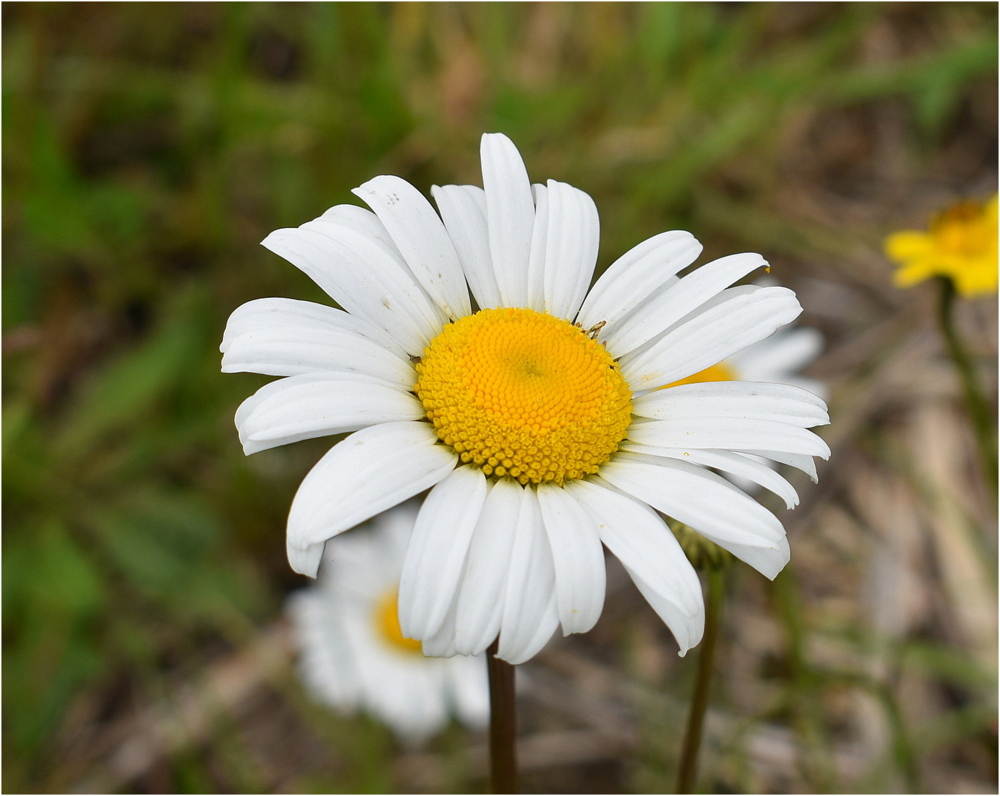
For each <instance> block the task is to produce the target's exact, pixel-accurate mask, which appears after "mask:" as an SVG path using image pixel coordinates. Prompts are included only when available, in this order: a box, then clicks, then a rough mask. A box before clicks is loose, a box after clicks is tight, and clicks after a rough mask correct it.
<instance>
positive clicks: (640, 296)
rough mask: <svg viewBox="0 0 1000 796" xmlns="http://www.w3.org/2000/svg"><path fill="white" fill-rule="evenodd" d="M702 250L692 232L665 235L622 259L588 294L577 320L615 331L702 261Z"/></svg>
mask: <svg viewBox="0 0 1000 796" xmlns="http://www.w3.org/2000/svg"><path fill="white" fill-rule="evenodd" d="M701 249H702V246H701V244H700V243H699V242H698V241H697V240H695V238H694V236H693V235H691V233H690V232H683V231H681V230H673V231H671V232H661V233H660V234H659V235H655V236H654V237H652V238H650V239H649V240H646V241H643V242H642V243H640V244H639V245H638V246H636V247H635V248H633V249H631V250H629V251H628V252H626V253H625V254H623V255H622V256H621V257H619V258H618V259H617V260H615V262H613V263H612V264H611V266H610V267H609V268H608V270H606V271H605V272H604V273H603V274H601V276H600V278H599V279H598V280H597V282H596V283H595V284H594V287H593V288H591V290H590V292H589V293H588V294H587V298H586V300H585V301H584V302H583V307H581V308H580V314H579V316H578V318H577V320H578V321H579V322H580V325H581V326H583V328H584V329H589V328H591V327H592V326H595V325H596V324H598V323H600V322H601V321H606V322H607V326H608V327H609V328H612V329H613V328H615V327H616V326H617V325H618V324H619V323H621V322H622V321H624V320H625V319H626V318H627V317H628V316H629V314H630V313H631V312H632V311H633V310H635V309H636V308H637V307H639V306H640V305H641V304H643V303H644V302H645V301H647V300H650V299H652V298H653V297H654V296H656V295H657V294H658V293H659V292H660V291H661V290H662V289H663V288H664V287H665V286H666V285H668V284H670V283H671V282H672V281H674V275H675V274H676V273H677V272H678V271H680V270H682V269H684V268H687V267H688V266H689V265H691V263H693V262H694V261H695V260H697V259H698V255H699V254H701Z"/></svg>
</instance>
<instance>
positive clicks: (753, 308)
mask: <svg viewBox="0 0 1000 796" xmlns="http://www.w3.org/2000/svg"><path fill="white" fill-rule="evenodd" d="M801 312H802V307H801V306H799V302H798V300H797V299H796V298H795V294H794V293H793V292H792V291H791V290H787V289H786V288H782V287H755V286H753V285H746V286H743V287H733V288H728V289H727V290H725V291H723V293H722V294H721V298H720V299H719V300H718V301H716V302H715V303H714V304H712V306H710V307H709V309H706V310H704V311H702V312H699V313H698V314H696V315H693V316H692V317H690V318H689V319H687V320H685V321H682V322H681V323H680V324H679V325H678V326H677V327H676V328H674V329H673V330H671V331H669V332H667V334H665V335H664V336H663V337H661V338H660V339H659V340H657V341H656V342H655V343H653V344H652V345H651V346H649V347H648V348H645V349H640V350H639V351H638V352H635V353H633V354H630V355H628V356H627V357H625V358H623V359H622V360H621V366H622V375H623V376H624V377H625V378H626V380H627V381H628V383H629V385H630V386H631V387H632V391H633V392H639V391H642V390H654V389H656V388H657V387H663V386H664V385H666V384H670V383H671V382H674V381H678V380H679V379H683V378H685V377H687V376H690V375H692V374H693V373H697V372H698V371H700V370H704V369H705V368H707V367H709V366H710V365H714V364H716V363H717V362H721V361H722V360H723V359H725V358H726V357H729V356H732V355H733V354H735V353H736V352H737V351H740V350H742V349H744V348H746V347H747V346H749V345H753V344H754V343H756V342H757V341H758V340H763V339H764V338H765V337H767V336H768V335H770V334H773V333H774V331H775V330H776V329H778V328H780V327H781V326H784V325H785V324H786V323H790V322H791V321H793V320H795V318H796V317H798V315H799V313H801ZM611 350H612V353H615V352H614V350H613V349H611Z"/></svg>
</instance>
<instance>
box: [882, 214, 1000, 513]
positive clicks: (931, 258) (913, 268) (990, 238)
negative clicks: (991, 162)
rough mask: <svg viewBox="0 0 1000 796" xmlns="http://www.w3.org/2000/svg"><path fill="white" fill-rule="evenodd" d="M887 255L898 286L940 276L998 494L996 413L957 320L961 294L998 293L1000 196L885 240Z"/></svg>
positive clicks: (989, 479) (955, 357) (956, 353)
mask: <svg viewBox="0 0 1000 796" xmlns="http://www.w3.org/2000/svg"><path fill="white" fill-rule="evenodd" d="M884 248H885V253H886V256H888V257H889V259H890V260H894V261H895V262H896V263H898V264H899V268H898V270H897V271H896V272H895V273H894V274H893V281H894V282H895V283H896V286H897V287H902V288H907V287H912V286H913V285H916V284H919V283H920V282H923V281H924V280H926V279H930V278H931V277H938V279H937V282H938V286H939V288H940V293H939V298H938V311H937V319H938V324H939V325H940V327H941V334H942V336H943V337H944V341H945V345H947V347H948V353H949V354H950V355H951V358H952V361H953V362H954V363H955V368H956V369H957V370H958V375H959V378H960V379H961V380H962V391H963V392H964V393H965V403H966V406H967V408H968V411H969V419H970V420H971V421H972V426H973V431H974V437H975V440H976V445H977V446H978V448H979V456H980V459H981V461H982V468H983V475H984V476H985V481H986V484H987V486H988V488H989V489H991V490H992V491H993V494H994V495H996V490H997V482H998V477H1000V476H998V472H1000V466H998V464H997V445H996V425H995V421H996V410H995V409H994V408H993V406H992V402H991V401H990V400H988V399H987V397H986V394H985V392H984V390H983V387H982V385H981V384H980V379H979V375H978V373H977V366H976V363H975V361H974V359H973V356H972V355H971V354H970V352H969V351H968V349H967V348H966V345H965V342H964V341H963V340H962V337H961V334H960V333H959V329H958V327H957V325H956V324H955V320H954V305H955V297H956V294H957V295H959V296H962V297H964V298H976V297H977V296H984V295H988V294H991V293H996V292H997V279H998V259H997V196H996V194H994V195H993V198H992V199H990V200H989V201H987V202H975V201H964V202H957V203H956V204H953V205H952V206H951V207H947V208H945V209H944V210H942V211H941V212H940V213H938V214H937V215H936V216H935V217H934V219H933V220H932V221H931V224H930V229H929V230H928V231H927V232H921V231H918V230H905V231H903V232H895V233H893V234H892V235H889V236H888V237H887V238H886V239H885V243H884Z"/></svg>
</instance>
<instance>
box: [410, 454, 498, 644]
mask: <svg viewBox="0 0 1000 796" xmlns="http://www.w3.org/2000/svg"><path fill="white" fill-rule="evenodd" d="M486 491H487V489H486V476H485V475H483V471H482V470H480V469H479V468H478V467H471V466H464V467H457V468H456V469H454V470H452V471H451V472H450V473H449V474H448V475H447V477H445V479H444V480H443V481H441V482H440V483H438V485H437V486H435V487H434V488H433V489H432V490H431V491H430V493H429V494H428V495H427V497H426V499H425V500H424V504H423V506H422V507H421V509H420V514H419V516H418V517H417V522H416V524H415V525H414V527H413V536H412V537H411V539H410V545H409V547H408V548H407V550H406V558H405V559H404V561H403V574H402V575H401V576H400V579H399V625H400V628H401V629H402V631H403V635H404V636H406V637H407V638H417V639H425V638H428V637H430V636H433V635H434V634H435V633H437V632H438V630H439V629H440V628H441V625H442V623H443V622H444V620H445V617H446V616H447V614H448V608H449V607H450V606H451V604H452V602H454V600H455V596H456V593H457V591H458V587H459V583H460V580H461V577H462V572H463V571H464V569H465V558H466V554H467V553H468V550H469V543H470V542H471V541H472V534H473V531H475V529H476V523H477V522H478V521H479V516H480V514H481V512H482V510H483V504H484V503H485V501H486Z"/></svg>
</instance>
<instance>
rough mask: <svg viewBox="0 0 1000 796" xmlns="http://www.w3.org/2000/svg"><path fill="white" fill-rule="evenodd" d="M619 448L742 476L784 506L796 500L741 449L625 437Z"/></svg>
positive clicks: (787, 487)
mask: <svg viewBox="0 0 1000 796" xmlns="http://www.w3.org/2000/svg"><path fill="white" fill-rule="evenodd" d="M621 450H624V451H630V452H632V453H645V454H650V455H653V456H666V457H668V458H671V459H679V460H680V461H682V462H690V463H691V464H700V465H702V466H703V467H712V468H714V469H716V470H721V471H722V472H724V473H729V474H730V475H734V476H736V477H737V478H745V479H747V480H749V481H751V482H753V483H755V484H759V485H760V486H762V487H764V488H765V489H769V490H771V491H772V492H774V494H776V495H777V496H778V497H780V498H781V499H782V500H784V501H785V508H787V509H793V508H795V507H796V506H797V505H798V504H799V496H798V493H797V492H796V491H795V488H794V487H793V486H792V485H791V484H790V483H788V481H787V480H786V479H784V478H782V477H781V476H780V475H778V473H776V472H775V471H774V470H772V469H771V468H770V467H768V466H767V465H766V464H764V463H762V462H759V461H756V460H754V459H750V458H748V457H747V456H745V455H743V454H742V453H731V452H729V451H720V450H699V449H696V448H690V449H682V448H654V447H651V446H648V445H639V444H636V443H634V442H629V441H628V440H625V441H624V442H623V443H622V445H621Z"/></svg>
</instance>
